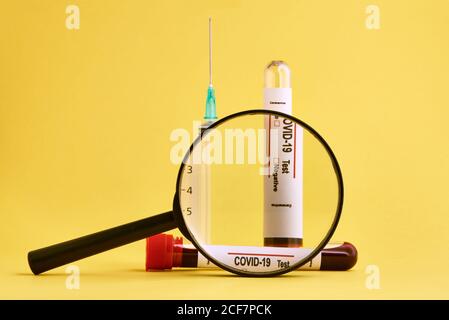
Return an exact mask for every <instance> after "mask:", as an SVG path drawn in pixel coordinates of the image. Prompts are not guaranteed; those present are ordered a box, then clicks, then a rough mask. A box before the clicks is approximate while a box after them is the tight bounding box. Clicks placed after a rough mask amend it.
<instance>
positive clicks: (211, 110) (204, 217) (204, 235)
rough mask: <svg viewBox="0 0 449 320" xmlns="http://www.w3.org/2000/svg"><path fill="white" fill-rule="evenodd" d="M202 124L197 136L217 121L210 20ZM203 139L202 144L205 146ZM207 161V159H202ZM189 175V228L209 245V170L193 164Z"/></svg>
mask: <svg viewBox="0 0 449 320" xmlns="http://www.w3.org/2000/svg"><path fill="white" fill-rule="evenodd" d="M203 119H204V122H203V123H202V124H201V125H200V126H199V128H198V129H199V132H198V134H200V135H202V134H203V133H204V132H205V131H206V130H207V128H209V126H210V125H212V124H213V123H214V122H215V121H217V108H216V104H215V89H214V86H213V84H212V18H209V86H208V88H207V97H206V109H205V113H204V117H203ZM207 139H208V138H205V140H204V141H205V142H204V144H207ZM203 160H207V159H203ZM191 170H192V172H191V174H190V177H189V179H190V185H191V189H190V190H191V192H192V193H191V194H192V199H193V201H192V212H194V214H192V216H191V217H190V218H189V219H190V221H191V228H192V229H193V230H195V234H196V237H197V238H198V240H200V241H201V242H202V243H211V191H210V188H211V181H210V179H211V170H210V166H209V165H207V164H206V163H197V164H193V165H192V168H191ZM194 193H196V194H194Z"/></svg>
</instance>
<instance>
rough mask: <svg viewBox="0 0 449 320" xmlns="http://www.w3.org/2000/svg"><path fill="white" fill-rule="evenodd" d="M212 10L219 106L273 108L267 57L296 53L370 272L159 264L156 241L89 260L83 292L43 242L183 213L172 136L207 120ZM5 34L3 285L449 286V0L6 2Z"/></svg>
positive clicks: (135, 288)
mask: <svg viewBox="0 0 449 320" xmlns="http://www.w3.org/2000/svg"><path fill="white" fill-rule="evenodd" d="M68 4H77V5H79V7H80V10H81V26H80V30H67V29H66V27H65V18H66V14H65V8H66V6H67V5H68ZM369 4H376V5H378V6H379V8H380V14H381V16H380V18H381V28H380V30H368V29H367V28H366V27H365V19H366V17H367V14H366V13H365V9H366V7H367V5H369ZM209 16H212V17H213V19H214V39H215V41H214V57H215V60H214V74H215V78H214V82H215V86H216V88H217V101H218V108H219V109H218V110H219V115H220V116H223V115H226V114H230V113H233V112H236V111H239V110H242V109H244V108H248V107H259V106H260V105H261V101H262V86H263V68H264V66H265V65H266V64H267V62H268V61H270V60H272V59H284V60H286V61H287V62H289V64H290V67H291V69H292V75H293V78H292V83H293V90H294V114H295V115H297V116H299V117H300V118H302V119H303V120H305V121H307V122H309V123H310V124H312V125H313V126H314V127H315V128H316V129H317V130H318V131H320V132H321V133H322V134H323V135H324V136H325V137H326V138H327V140H328V142H329V143H330V145H331V146H332V147H333V149H334V151H335V153H336V155H337V157H338V159H339V161H340V164H341V166H342V170H343V174H344V179H345V186H346V199H345V200H346V201H345V206H344V212H343V217H342V220H341V224H340V226H339V228H338V231H337V233H336V235H335V239H339V240H346V241H350V242H352V243H354V244H355V245H356V246H357V247H358V249H359V254H360V255H359V262H358V264H357V265H356V267H355V268H354V270H352V271H350V272H326V273H324V272H307V273H306V272H302V273H301V272H294V273H290V274H289V275H286V276H282V277H277V278H271V279H252V278H251V279H250V278H241V277H236V276H232V275H229V274H228V273H226V272H222V271H201V272H200V271H192V270H186V271H171V272H158V273H145V272H144V271H143V265H144V243H143V242H142V241H141V242H138V243H135V244H132V245H129V246H126V247H123V248H120V249H116V250H113V251H110V252H108V253H105V254H102V255H99V256H96V257H92V258H89V259H86V260H84V261H79V262H76V263H75V264H76V265H77V266H79V267H80V269H81V288H80V289H79V290H67V289H66V287H65V281H66V276H67V275H66V274H65V272H64V270H65V269H64V268H59V269H56V270H54V271H51V272H49V273H47V274H46V275H43V276H39V277H35V276H32V275H31V274H30V271H29V269H28V266H27V261H26V253H27V251H29V250H31V249H35V248H38V247H41V246H44V245H48V244H52V243H55V242H59V241H61V240H65V239H68V238H72V237H76V236H79V235H82V234H86V233H90V232H93V231H97V230H99V229H102V228H106V227H110V226H114V225H117V224H121V223H124V222H128V221H131V220H134V219H139V218H142V217H145V216H147V215H150V214H153V213H159V212H162V211H164V210H167V209H169V208H170V205H171V202H172V197H173V192H174V187H175V177H176V174H177V166H175V165H173V164H171V163H170V159H169V150H170V147H171V145H172V143H171V142H170V141H169V134H170V132H171V130H173V129H174V128H179V127H184V128H187V129H190V127H191V125H192V120H194V119H200V118H201V116H202V112H203V110H202V108H203V105H204V101H205V90H206V86H207V81H208V78H207V75H208V73H207V70H208V62H207V53H208V52H207V18H208V17H209ZM0 39H1V40H0V130H1V131H0V214H1V223H0V255H1V265H0V268H1V275H0V297H1V298H63V299H71V298H158V299H167V298H275V299H284V298H294V299H303V298H363V299H365V298H374V299H378V298H449V276H448V275H447V270H449V259H448V258H447V252H448V249H449V247H448V243H449V235H448V234H449V233H448V231H449V229H448V226H449V204H448V191H449V188H448V181H449V164H448V160H447V159H448V157H449V146H448V138H449V126H448V119H449V93H448V83H449V58H448V57H449V2H448V1H446V0H441V1H438V0H434V1H424V0H420V1H405V0H404V1H298V0H292V1H260V0H258V1H243V0H241V1H239V0H231V1H177V2H175V1H98V0H95V1H75V0H74V1H50V0H47V1H5V0H3V1H1V2H0ZM368 265H377V266H378V267H379V268H380V286H381V287H380V289H378V290H369V289H367V288H366V286H365V281H366V277H367V275H366V274H365V268H366V267H367V266H368Z"/></svg>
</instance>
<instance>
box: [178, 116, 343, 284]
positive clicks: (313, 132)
mask: <svg viewBox="0 0 449 320" xmlns="http://www.w3.org/2000/svg"><path fill="white" fill-rule="evenodd" d="M255 114H262V115H269V114H271V115H278V116H280V117H284V118H288V119H290V120H291V121H293V122H296V123H297V124H299V125H301V126H302V127H303V128H304V129H306V130H307V131H308V132H309V133H310V134H311V135H313V136H314V137H315V138H316V139H317V140H318V141H319V142H320V143H321V145H322V146H323V147H324V149H325V150H326V152H327V154H328V156H329V157H330V159H331V162H332V166H333V168H334V172H335V175H336V178H337V185H338V201H337V208H336V212H335V216H334V220H333V222H332V225H331V227H330V229H329V230H328V232H327V234H326V235H325V237H324V238H323V239H322V240H321V242H320V244H319V245H318V246H317V247H316V248H315V249H313V250H312V252H311V253H310V254H309V255H307V256H306V257H305V258H303V259H301V260H300V261H298V262H296V263H294V264H293V265H292V266H290V267H287V268H283V269H279V270H274V271H267V272H254V271H244V270H239V269H235V268H232V267H230V266H228V265H226V264H224V263H222V262H220V261H219V260H217V259H215V258H214V257H213V256H211V255H210V254H209V253H207V251H205V250H204V249H203V248H202V246H201V245H200V244H198V242H197V241H196V240H195V236H194V235H193V234H192V233H191V232H190V229H189V227H188V226H187V225H186V223H185V221H184V216H183V213H182V208H181V204H180V199H179V189H180V184H181V181H182V176H183V172H184V167H185V166H186V163H187V161H188V159H189V157H190V155H191V154H192V152H193V150H194V148H195V147H196V145H197V144H198V143H200V141H201V140H202V139H203V136H202V135H200V136H198V137H197V138H196V139H195V141H194V142H193V143H192V145H191V146H190V148H189V150H188V151H187V153H186V155H185V156H184V159H183V161H182V163H181V166H180V168H179V171H178V177H177V179H176V194H175V199H174V201H173V212H174V213H175V214H174V216H175V219H176V220H177V223H178V228H179V229H180V231H181V232H182V233H183V234H184V236H187V238H188V239H189V240H190V241H191V242H192V244H193V245H194V246H195V248H197V249H198V251H199V252H200V253H201V254H202V255H203V256H204V257H206V258H207V259H208V260H209V261H211V262H212V263H214V264H215V265H217V266H219V267H220V268H222V269H224V270H226V271H229V272H231V273H234V274H237V275H240V276H250V277H272V276H276V275H281V274H285V273H288V272H290V271H293V270H295V269H297V268H299V267H301V266H302V265H304V264H306V263H307V262H309V261H311V260H312V259H313V258H314V257H315V256H316V255H318V254H319V253H320V252H321V251H322V250H323V249H324V247H325V246H326V244H327V243H328V242H329V241H330V239H331V238H332V235H333V234H334V232H335V230H336V228H337V226H338V223H339V221H340V217H341V212H342V209H343V201H344V186H343V176H342V174H341V169H340V165H339V164H338V161H337V158H336V157H335V154H334V152H333V151H332V149H331V147H330V146H329V145H328V143H327V142H326V140H324V138H323V137H322V136H321V135H320V134H319V133H318V132H317V131H316V130H315V129H313V128H312V127H311V126H310V125H308V124H307V123H305V122H304V121H302V120H300V119H298V118H296V117H294V116H291V115H288V114H285V113H282V112H278V111H272V110H265V109H250V110H245V111H240V112H237V113H233V114H230V115H228V116H226V117H224V118H221V119H220V120H218V121H216V122H214V123H213V124H212V125H210V126H209V127H208V128H207V130H210V129H214V128H216V127H218V126H220V125H221V124H222V123H224V122H227V121H229V120H231V119H234V118H237V117H241V116H245V115H255ZM206 134H207V133H206ZM179 215H180V217H179Z"/></svg>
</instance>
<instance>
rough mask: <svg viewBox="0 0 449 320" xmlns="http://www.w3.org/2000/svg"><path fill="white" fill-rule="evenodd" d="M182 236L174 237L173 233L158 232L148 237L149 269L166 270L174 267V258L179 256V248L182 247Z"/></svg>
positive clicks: (146, 265) (147, 267)
mask: <svg viewBox="0 0 449 320" xmlns="http://www.w3.org/2000/svg"><path fill="white" fill-rule="evenodd" d="M180 245H182V238H181V237H173V235H171V234H163V233H160V234H157V235H155V236H151V237H149V238H147V247H146V264H145V268H146V270H147V271H149V270H164V269H171V268H173V264H174V261H173V260H174V258H175V256H178V252H175V251H177V249H178V248H179V249H181V247H180ZM175 264H176V263H175Z"/></svg>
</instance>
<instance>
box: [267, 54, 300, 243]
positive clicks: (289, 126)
mask: <svg viewBox="0 0 449 320" xmlns="http://www.w3.org/2000/svg"><path fill="white" fill-rule="evenodd" d="M264 108H265V109H267V110H274V111H280V112H283V113H286V114H289V115H291V114H292V89H291V85H290V68H289V67H288V65H287V64H286V63H285V62H283V61H272V62H271V63H270V64H269V65H268V66H267V67H266V69H265V89H264ZM265 129H266V130H267V155H268V160H269V163H268V175H265V176H264V245H265V246H270V247H300V246H302V239H303V222H302V211H303V177H302V160H303V158H302V145H303V143H302V139H303V132H302V128H301V127H299V126H297V125H296V124H295V123H293V122H292V121H291V120H289V119H286V118H282V117H278V116H267V119H266V120H265ZM274 130H276V131H274ZM273 132H275V133H274V134H273Z"/></svg>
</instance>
